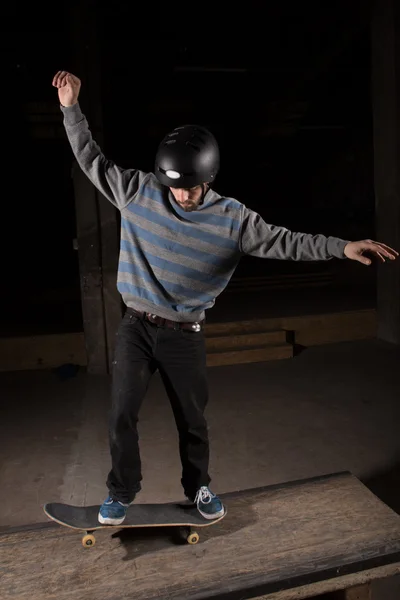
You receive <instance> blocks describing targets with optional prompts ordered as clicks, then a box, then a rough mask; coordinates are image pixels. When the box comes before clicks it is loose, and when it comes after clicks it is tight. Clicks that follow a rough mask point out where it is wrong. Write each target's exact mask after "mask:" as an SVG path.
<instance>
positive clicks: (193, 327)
mask: <svg viewBox="0 0 400 600" xmlns="http://www.w3.org/2000/svg"><path fill="white" fill-rule="evenodd" d="M192 329H193V331H195V332H196V333H198V332H199V331H200V330H201V325H200V323H197V322H196V323H193V325H192Z"/></svg>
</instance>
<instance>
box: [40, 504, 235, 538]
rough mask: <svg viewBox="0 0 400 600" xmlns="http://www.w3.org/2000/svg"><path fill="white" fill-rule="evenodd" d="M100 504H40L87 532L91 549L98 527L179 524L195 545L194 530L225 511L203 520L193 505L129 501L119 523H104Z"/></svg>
mask: <svg viewBox="0 0 400 600" xmlns="http://www.w3.org/2000/svg"><path fill="white" fill-rule="evenodd" d="M99 508H100V506H98V505H97V506H71V505H70V504H61V503H58V502H51V503H48V504H45V505H44V506H43V510H44V512H45V514H46V515H47V516H48V517H49V518H50V519H52V520H53V521H55V522H56V523H59V524H60V525H64V526H66V527H70V528H72V529H79V530H81V531H85V532H86V533H85V534H84V536H83V537H82V544H83V546H84V547H85V548H91V547H92V546H94V544H95V543H96V538H95V536H94V535H93V531H96V530H97V529H129V528H135V527H136V528H139V527H182V528H185V529H187V534H186V536H187V537H186V541H187V542H188V543H189V544H197V542H198V541H199V537H200V536H199V534H198V533H197V531H196V529H197V528H200V527H208V526H210V525H215V523H218V522H219V521H221V520H222V519H223V518H224V517H225V516H226V514H227V511H226V507H225V512H224V514H223V515H222V516H221V517H218V518H216V519H205V518H204V517H202V515H201V514H200V513H199V511H198V510H197V507H196V506H193V505H185V504H179V503H166V504H132V505H131V506H130V507H129V508H128V510H127V513H126V517H125V520H124V521H123V523H121V525H103V524H102V523H99V521H98V518H97V516H98V513H99Z"/></svg>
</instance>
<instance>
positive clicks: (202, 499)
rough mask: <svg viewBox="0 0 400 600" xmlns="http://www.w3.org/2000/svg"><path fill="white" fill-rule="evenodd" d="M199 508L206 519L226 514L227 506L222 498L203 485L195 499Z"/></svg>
mask: <svg viewBox="0 0 400 600" xmlns="http://www.w3.org/2000/svg"><path fill="white" fill-rule="evenodd" d="M194 502H195V504H197V510H198V511H199V513H200V514H201V515H202V516H203V517H204V518H205V519H217V518H218V517H222V516H223V515H224V514H225V508H224V505H223V504H222V502H221V500H220V499H219V498H218V496H216V495H215V494H213V493H212V492H211V490H209V489H208V487H207V486H205V485H203V486H202V487H201V488H200V489H199V490H198V492H197V494H196V497H195V499H194Z"/></svg>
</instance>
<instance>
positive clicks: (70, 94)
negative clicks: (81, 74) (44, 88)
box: [53, 71, 81, 106]
mask: <svg viewBox="0 0 400 600" xmlns="http://www.w3.org/2000/svg"><path fill="white" fill-rule="evenodd" d="M53 85H54V87H56V88H58V97H59V99H60V104H62V106H72V105H73V104H76V103H77V102H78V96H79V90H80V89H81V80H80V79H79V78H78V77H75V75H72V73H68V71H58V73H56V75H54V78H53Z"/></svg>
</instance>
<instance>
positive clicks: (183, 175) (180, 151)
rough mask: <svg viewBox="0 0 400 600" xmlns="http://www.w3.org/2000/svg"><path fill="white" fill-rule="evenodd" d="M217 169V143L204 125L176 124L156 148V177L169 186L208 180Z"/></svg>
mask: <svg viewBox="0 0 400 600" xmlns="http://www.w3.org/2000/svg"><path fill="white" fill-rule="evenodd" d="M218 170H219V149H218V144H217V141H216V139H215V137H214V136H213V135H212V133H210V132H209V131H208V129H205V127H201V126H199V125H183V126H182V127H176V128H175V129H174V130H173V131H171V132H170V133H168V134H167V135H166V136H165V138H164V139H163V140H162V142H161V144H160V145H159V147H158V150H157V155H156V164H155V173H156V177H157V179H158V180H159V181H160V182H161V183H162V184H164V185H167V186H168V187H175V188H191V187H194V186H196V185H199V184H201V183H207V182H210V183H211V182H213V181H214V179H215V176H216V175H217V173H218Z"/></svg>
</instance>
